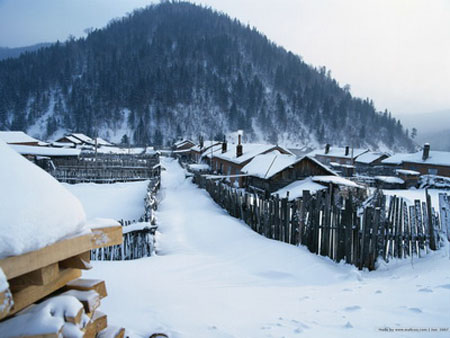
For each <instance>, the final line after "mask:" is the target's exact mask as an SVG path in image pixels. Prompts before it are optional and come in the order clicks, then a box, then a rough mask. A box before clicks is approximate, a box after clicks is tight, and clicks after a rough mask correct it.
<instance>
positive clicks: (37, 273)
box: [9, 263, 59, 292]
mask: <svg viewBox="0 0 450 338" xmlns="http://www.w3.org/2000/svg"><path fill="white" fill-rule="evenodd" d="M58 275H59V267H58V263H53V264H50V265H47V266H45V267H43V268H40V269H37V270H34V271H31V272H29V273H26V274H24V275H21V276H18V277H16V278H13V279H10V280H9V285H10V286H11V290H12V291H13V292H16V291H18V290H20V289H23V288H25V287H28V286H30V285H44V284H48V283H50V282H51V281H53V280H55V279H56V278H57V277H58Z"/></svg>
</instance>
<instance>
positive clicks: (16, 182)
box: [0, 140, 86, 258]
mask: <svg viewBox="0 0 450 338" xmlns="http://www.w3.org/2000/svg"><path fill="white" fill-rule="evenodd" d="M0 157H1V158H2V161H5V163H8V165H1V166H0V187H1V189H0V258H3V257H6V256H10V255H19V254H23V253H26V252H29V251H33V250H37V249H40V248H42V247H44V246H47V245H49V244H52V243H54V242H56V241H58V240H60V239H62V238H65V237H68V236H71V235H75V234H77V233H79V232H81V231H84V230H85V219H86V216H85V212H84V209H83V207H82V205H81V203H80V201H79V200H78V199H77V198H76V197H75V196H73V195H72V194H71V193H70V192H69V191H68V190H67V189H66V188H64V187H63V186H62V185H61V184H60V183H59V182H58V181H57V180H56V179H54V178H53V177H52V176H50V175H49V174H48V173H46V172H45V171H44V170H42V169H41V168H39V167H38V166H36V165H35V164H33V163H31V162H30V161H28V160H27V159H25V158H24V157H22V156H20V155H19V154H18V153H17V152H15V151H14V150H12V149H11V147H9V146H8V145H6V143H4V142H3V141H1V140H0Z"/></svg>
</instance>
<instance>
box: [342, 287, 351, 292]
mask: <svg viewBox="0 0 450 338" xmlns="http://www.w3.org/2000/svg"><path fill="white" fill-rule="evenodd" d="M342 291H345V292H352V291H353V290H352V289H348V288H345V289H342Z"/></svg>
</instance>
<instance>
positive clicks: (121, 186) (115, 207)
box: [64, 181, 148, 220]
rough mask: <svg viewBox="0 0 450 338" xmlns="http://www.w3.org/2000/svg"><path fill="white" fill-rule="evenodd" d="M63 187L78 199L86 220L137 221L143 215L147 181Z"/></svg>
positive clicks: (81, 184) (67, 185)
mask: <svg viewBox="0 0 450 338" xmlns="http://www.w3.org/2000/svg"><path fill="white" fill-rule="evenodd" d="M64 186H65V187H66V188H67V189H68V190H69V191H71V192H72V193H73V194H74V195H75V196H77V197H78V198H79V199H80V201H81V203H82V204H83V207H84V210H85V211H86V214H87V217H88V219H94V218H113V219H116V220H120V219H124V220H137V219H139V218H140V217H141V216H142V215H143V214H144V198H145V195H146V193H147V186H148V181H140V182H126V183H114V184H96V183H80V184H74V185H72V184H64Z"/></svg>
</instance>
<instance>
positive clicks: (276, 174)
mask: <svg viewBox="0 0 450 338" xmlns="http://www.w3.org/2000/svg"><path fill="white" fill-rule="evenodd" d="M242 172H243V173H244V174H247V175H248V176H247V177H245V183H246V186H248V187H249V188H251V189H254V190H257V191H259V192H265V193H266V194H268V193H272V192H274V191H276V190H279V189H281V188H282V187H285V186H287V185H289V184H290V183H292V182H294V181H297V180H301V179H304V178H306V177H309V176H320V175H331V176H337V174H336V173H335V172H333V171H332V170H331V169H329V168H328V167H326V166H325V165H323V164H322V163H320V162H319V161H317V160H316V159H314V158H312V157H309V156H303V157H302V158H300V159H299V158H297V157H295V156H293V155H289V154H281V153H280V152H279V151H271V152H269V153H266V154H263V155H258V156H256V157H255V158H254V159H253V160H251V161H250V162H249V163H248V164H247V165H246V166H245V167H243V168H242Z"/></svg>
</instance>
